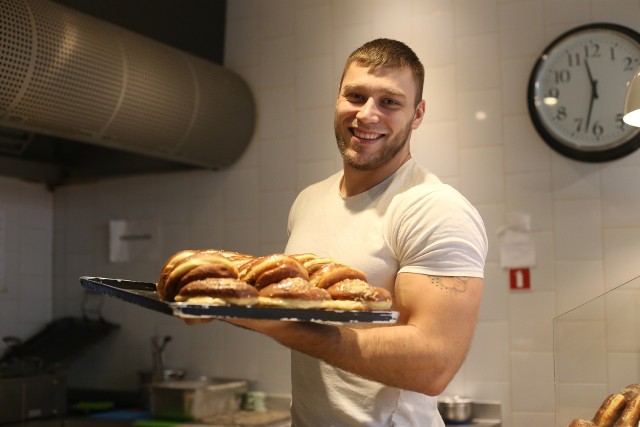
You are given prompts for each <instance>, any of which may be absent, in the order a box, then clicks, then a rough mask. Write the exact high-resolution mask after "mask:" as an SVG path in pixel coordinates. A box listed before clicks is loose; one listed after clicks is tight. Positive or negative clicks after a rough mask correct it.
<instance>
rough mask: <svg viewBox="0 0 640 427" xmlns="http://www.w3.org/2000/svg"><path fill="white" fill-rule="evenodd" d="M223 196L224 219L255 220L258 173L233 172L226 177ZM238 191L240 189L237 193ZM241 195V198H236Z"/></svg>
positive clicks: (254, 171) (246, 171) (250, 171)
mask: <svg viewBox="0 0 640 427" xmlns="http://www.w3.org/2000/svg"><path fill="white" fill-rule="evenodd" d="M224 189H225V195H224V207H223V208H224V212H225V217H226V218H233V219H241V218H256V217H257V216H258V215H259V212H258V210H257V209H256V206H257V200H258V171H257V170H251V169H250V170H234V171H229V173H228V174H227V176H226V179H225V184H224ZM239 189H242V190H241V192H240V193H238V191H239ZM239 194H241V195H242V197H238V195H239Z"/></svg>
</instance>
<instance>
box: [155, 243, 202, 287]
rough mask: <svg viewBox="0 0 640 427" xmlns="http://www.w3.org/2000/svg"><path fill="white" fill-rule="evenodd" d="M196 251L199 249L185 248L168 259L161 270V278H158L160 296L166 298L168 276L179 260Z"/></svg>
mask: <svg viewBox="0 0 640 427" xmlns="http://www.w3.org/2000/svg"><path fill="white" fill-rule="evenodd" d="M196 252H197V251H195V250H191V249H185V250H183V251H180V252H176V253H175V254H173V255H171V256H170V257H169V259H168V260H167V262H166V263H165V264H164V265H163V266H162V270H160V278H159V279H158V283H157V285H156V290H157V292H158V296H160V298H161V299H165V298H164V284H165V282H166V280H167V277H169V273H171V271H172V270H173V268H174V267H175V265H176V264H177V263H178V262H180V261H182V260H183V259H185V258H187V257H189V256H191V255H193V254H195V253H196Z"/></svg>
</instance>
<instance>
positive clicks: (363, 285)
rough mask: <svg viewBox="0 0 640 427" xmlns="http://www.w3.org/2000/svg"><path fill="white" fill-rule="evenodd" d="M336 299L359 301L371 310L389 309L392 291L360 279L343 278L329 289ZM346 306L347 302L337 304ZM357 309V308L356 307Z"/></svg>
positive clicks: (337, 305)
mask: <svg viewBox="0 0 640 427" xmlns="http://www.w3.org/2000/svg"><path fill="white" fill-rule="evenodd" d="M327 292H328V293H329V295H331V298H332V299H333V300H334V301H341V302H343V301H347V302H352V301H355V302H359V303H362V304H364V305H365V307H366V308H367V309H369V310H388V309H389V308H391V293H390V292H389V291H388V290H386V289H383V288H377V287H374V286H371V285H370V284H369V283H367V282H365V281H364V280H360V279H346V280H342V281H340V282H338V283H336V284H334V285H332V286H330V287H329V288H328V289H327ZM335 306H336V307H342V308H343V309H346V308H344V307H345V304H344V303H343V304H335ZM355 309H356V310H357V308H355Z"/></svg>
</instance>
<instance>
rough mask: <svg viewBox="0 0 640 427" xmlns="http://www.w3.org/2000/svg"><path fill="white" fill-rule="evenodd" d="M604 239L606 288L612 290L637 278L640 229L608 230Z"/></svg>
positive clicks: (605, 231)
mask: <svg viewBox="0 0 640 427" xmlns="http://www.w3.org/2000/svg"><path fill="white" fill-rule="evenodd" d="M603 239H604V254H605V255H604V266H605V268H604V271H605V284H606V288H607V289H612V288H614V287H617V286H620V285H622V284H623V283H626V282H627V281H629V280H631V279H633V278H635V277H637V276H638V275H639V274H640V271H638V267H637V262H638V259H640V228H614V229H609V228H607V229H605V230H604V237H603Z"/></svg>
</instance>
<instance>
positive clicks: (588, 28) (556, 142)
mask: <svg viewBox="0 0 640 427" xmlns="http://www.w3.org/2000/svg"><path fill="white" fill-rule="evenodd" d="M639 64H640V34H639V33H637V32H636V31H634V30H632V29H630V28H627V27H623V26H621V25H617V24H609V23H594V24H588V25H583V26H580V27H576V28H574V29H572V30H570V31H568V32H566V33H564V34H562V35H560V36H559V37H558V38H556V39H555V40H554V41H553V42H551V44H549V46H547V47H546V48H545V50H544V51H543V53H542V55H540V57H539V59H538V61H537V62H536V64H535V65H534V67H533V70H532V72H531V76H530V78H529V85H528V93H527V102H528V107H529V115H530V117H531V120H532V121H533V124H534V126H535V128H536V130H537V131H538V133H539V134H540V136H541V137H542V138H543V139H544V141H545V142H546V143H547V144H548V145H549V146H550V147H551V148H553V149H554V150H555V151H557V152H558V153H560V154H563V155H564V156H567V157H569V158H572V159H575V160H580V161H585V162H605V161H609V160H614V159H618V158H620V157H623V156H626V155H628V154H630V153H632V152H633V151H635V150H637V149H638V148H639V147H640V128H637V127H633V126H629V125H627V124H625V123H624V122H623V121H622V115H623V113H622V110H623V107H624V97H625V93H626V89H627V83H628V82H629V80H630V79H631V77H632V76H633V74H634V70H635V68H636V67H637V66H638V65H639Z"/></svg>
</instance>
